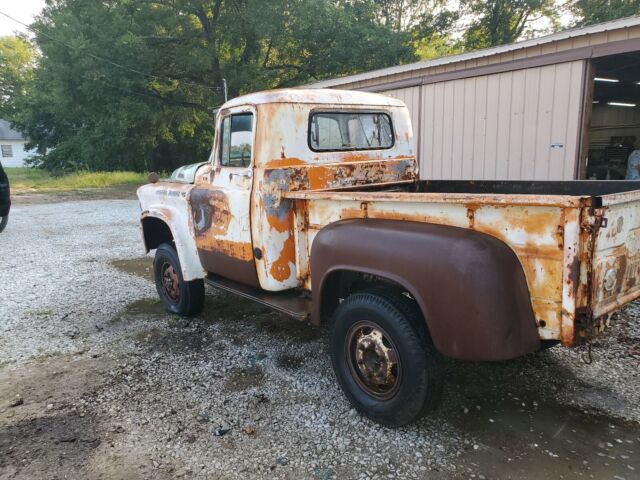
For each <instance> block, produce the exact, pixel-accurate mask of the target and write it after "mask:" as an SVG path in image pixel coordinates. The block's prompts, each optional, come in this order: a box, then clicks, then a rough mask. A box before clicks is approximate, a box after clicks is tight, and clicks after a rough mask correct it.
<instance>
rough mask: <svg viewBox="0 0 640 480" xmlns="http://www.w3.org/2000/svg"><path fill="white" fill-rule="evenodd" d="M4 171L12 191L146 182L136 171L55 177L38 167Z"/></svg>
mask: <svg viewBox="0 0 640 480" xmlns="http://www.w3.org/2000/svg"><path fill="white" fill-rule="evenodd" d="M5 172H7V175H8V177H9V183H10V184H11V192H12V193H21V192H65V191H73V190H84V189H90V188H108V187H113V186H116V185H142V184H143V183H147V175H146V174H144V173H136V172H76V173H70V174H67V175H62V176H57V177H54V176H52V175H51V174H50V173H49V172H47V171H46V170H41V169H38V168H6V169H5Z"/></svg>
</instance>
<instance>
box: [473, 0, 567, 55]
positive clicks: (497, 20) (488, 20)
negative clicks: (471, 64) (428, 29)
mask: <svg viewBox="0 0 640 480" xmlns="http://www.w3.org/2000/svg"><path fill="white" fill-rule="evenodd" d="M461 5H462V7H463V9H464V10H465V12H466V13H468V14H469V15H470V16H471V18H472V20H471V23H470V24H469V26H468V28H467V30H466V31H465V33H464V38H463V43H464V47H465V49H467V50H475V49H478V48H486V47H492V46H494V45H503V44H506V43H512V42H515V41H517V40H518V39H520V38H522V37H523V36H526V35H532V34H534V33H535V31H534V30H533V28H534V27H533V24H534V22H536V21H538V20H540V19H542V18H546V19H547V20H549V21H550V22H551V25H552V26H553V27H554V28H558V24H557V21H558V13H557V8H556V5H555V1H554V0H462V2H461Z"/></svg>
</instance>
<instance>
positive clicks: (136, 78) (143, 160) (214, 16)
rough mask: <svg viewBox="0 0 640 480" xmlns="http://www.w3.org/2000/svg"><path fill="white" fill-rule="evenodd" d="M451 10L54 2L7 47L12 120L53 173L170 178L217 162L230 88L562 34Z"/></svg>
mask: <svg viewBox="0 0 640 480" xmlns="http://www.w3.org/2000/svg"><path fill="white" fill-rule="evenodd" d="M451 5H452V3H451V2H449V1H448V0H269V1H264V0H101V1H99V2H97V1H95V0H47V2H46V7H45V9H44V11H43V12H42V14H41V15H40V16H39V17H38V19H37V21H36V22H35V23H34V24H33V25H32V31H33V33H34V40H33V45H31V44H30V43H29V42H27V41H25V40H23V39H18V38H15V37H6V38H2V39H0V117H5V118H7V119H9V120H11V121H12V123H13V124H14V126H15V127H17V128H18V129H20V130H22V131H23V132H24V133H25V134H26V135H27V136H28V138H29V139H30V141H31V146H33V147H34V148H36V150H37V152H38V154H39V155H38V156H37V157H36V160H35V161H36V162H39V163H41V164H42V165H44V166H45V167H47V168H49V169H51V170H71V169H78V168H84V169H91V170H115V169H134V170H150V169H159V170H169V169H171V168H173V167H175V166H177V165H181V164H185V163H192V162H196V161H199V160H202V159H204V158H206V156H207V151H208V150H209V149H210V144H211V139H212V133H213V124H212V123H213V122H212V115H211V109H212V107H215V106H218V105H220V104H221V103H222V102H223V95H222V91H221V86H222V80H223V78H224V79H226V80H227V82H228V86H229V95H230V96H231V97H234V96H237V95H241V94H243V93H247V92H251V91H255V90H261V89H267V88H278V87H287V86H297V85H302V84H305V83H308V82H311V81H314V80H320V79H323V78H330V77H335V76H341V75H348V74H353V73H357V72H360V71H367V70H372V69H376V68H382V67H386V66H390V65H397V64H399V63H404V62H408V61H412V60H415V59H417V58H431V57H434V56H442V55H446V54H450V53H457V52H460V51H464V50H471V49H476V48H484V47H489V46H493V45H500V44H505V43H510V42H514V41H517V40H519V39H521V38H523V37H526V36H530V35H533V34H535V33H536V31H535V29H536V28H538V25H539V21H540V19H544V20H546V21H547V24H549V25H550V27H551V29H557V28H559V25H558V23H557V19H558V9H557V8H556V0H486V1H485V0H460V5H459V6H460V8H459V9H458V8H457V9H456V10H452V9H451ZM569 5H570V8H571V9H572V11H573V12H574V13H575V14H576V15H577V16H579V18H580V22H581V23H586V24H588V23H593V22H598V21H603V20H608V19H611V18H617V17H620V16H625V15H630V14H634V13H636V12H637V11H638V10H639V9H640V0H571V2H570V4H569ZM461 25H462V26H463V27H464V29H465V31H464V33H463V35H462V37H461V38H460V35H457V33H460V32H459V31H457V29H459V28H460V26H461ZM454 38H457V40H454ZM36 52H38V54H37V55H36Z"/></svg>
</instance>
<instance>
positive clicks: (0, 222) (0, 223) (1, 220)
mask: <svg viewBox="0 0 640 480" xmlns="http://www.w3.org/2000/svg"><path fill="white" fill-rule="evenodd" d="M8 221H9V214H7V215H5V216H4V217H0V232H2V231H3V230H4V229H5V227H6V226H7V222H8Z"/></svg>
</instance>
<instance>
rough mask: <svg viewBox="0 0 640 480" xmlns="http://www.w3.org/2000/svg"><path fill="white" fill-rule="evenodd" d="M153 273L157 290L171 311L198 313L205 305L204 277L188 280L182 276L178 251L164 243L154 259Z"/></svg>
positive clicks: (184, 313) (187, 313)
mask: <svg viewBox="0 0 640 480" xmlns="http://www.w3.org/2000/svg"><path fill="white" fill-rule="evenodd" d="M153 274H154V278H155V282H156V290H158V295H160V299H161V300H162V303H163V304H164V308H165V310H166V311H167V312H169V313H177V314H179V315H196V314H198V313H200V312H201V311H202V307H203V305H204V282H203V280H202V279H198V280H192V281H190V282H187V281H185V280H184V278H183V277H182V268H181V267H180V259H179V258H178V252H176V250H175V248H173V247H172V246H171V245H169V244H166V243H163V244H162V245H160V246H159V247H158V249H157V250H156V256H155V258H154V259H153Z"/></svg>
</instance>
